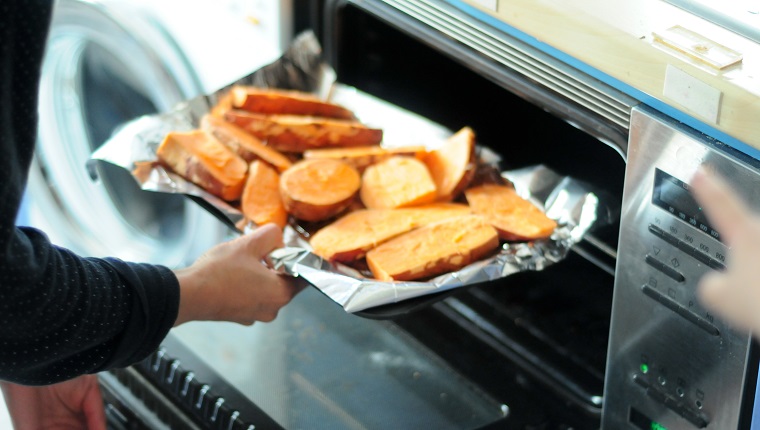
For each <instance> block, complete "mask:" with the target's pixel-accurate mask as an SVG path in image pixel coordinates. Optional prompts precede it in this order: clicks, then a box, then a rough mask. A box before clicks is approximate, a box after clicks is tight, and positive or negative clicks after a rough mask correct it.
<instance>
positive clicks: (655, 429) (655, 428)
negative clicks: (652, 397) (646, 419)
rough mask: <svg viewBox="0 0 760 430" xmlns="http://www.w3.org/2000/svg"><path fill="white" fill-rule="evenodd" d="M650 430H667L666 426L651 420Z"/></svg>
mask: <svg viewBox="0 0 760 430" xmlns="http://www.w3.org/2000/svg"><path fill="white" fill-rule="evenodd" d="M651 430H668V428H667V427H665V426H664V425H662V424H660V423H656V422H654V421H652V427H651Z"/></svg>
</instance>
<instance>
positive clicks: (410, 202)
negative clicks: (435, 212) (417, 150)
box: [360, 156, 437, 209]
mask: <svg viewBox="0 0 760 430" xmlns="http://www.w3.org/2000/svg"><path fill="white" fill-rule="evenodd" d="M360 196H361V199H362V202H363V203H364V206H366V207H368V208H370V209H390V208H403V207H409V206H418V205H423V204H426V203H432V202H433V201H435V199H436V196H437V194H436V188H435V183H433V178H432V177H431V176H430V172H429V171H428V169H427V167H426V166H425V164H424V163H423V162H421V161H420V160H418V159H416V158H413V157H402V156H394V157H391V158H388V159H387V160H384V161H381V162H379V163H377V164H373V165H371V166H369V167H367V169H366V170H365V171H364V174H362V186H361V191H360Z"/></svg>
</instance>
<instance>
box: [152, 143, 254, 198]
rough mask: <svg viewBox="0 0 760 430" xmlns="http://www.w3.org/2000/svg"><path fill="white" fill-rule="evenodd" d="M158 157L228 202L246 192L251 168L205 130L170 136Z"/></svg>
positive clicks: (159, 150) (185, 176) (177, 171)
mask: <svg viewBox="0 0 760 430" xmlns="http://www.w3.org/2000/svg"><path fill="white" fill-rule="evenodd" d="M156 153H157V155H158V158H159V160H161V162H163V163H164V164H165V165H166V166H168V167H169V168H170V169H172V170H174V171H175V172H176V173H178V174H179V175H180V176H182V177H184V178H185V179H187V180H189V181H191V182H194V183H195V184H198V185H200V186H201V187H202V188H204V189H205V190H206V191H208V192H209V193H211V194H214V195H216V196H219V197H221V198H222V199H224V200H228V201H233V200H237V199H239V198H240V194H241V193H242V192H243V185H244V184H245V177H246V173H247V171H248V164H247V163H246V162H245V161H243V159H242V158H240V157H239V156H238V155H237V154H235V153H234V152H232V150H231V149H229V148H227V147H226V146H224V145H223V144H222V143H221V142H219V141H218V140H217V139H216V138H214V136H212V135H211V134H209V133H207V132H205V131H203V130H194V131H190V132H172V133H169V134H167V135H166V137H165V138H164V140H163V141H162V142H161V145H159V147H158V150H157V151H156Z"/></svg>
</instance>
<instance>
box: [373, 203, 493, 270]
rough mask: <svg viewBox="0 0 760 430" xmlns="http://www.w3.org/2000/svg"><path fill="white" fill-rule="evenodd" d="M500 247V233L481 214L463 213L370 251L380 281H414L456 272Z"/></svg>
mask: <svg viewBox="0 0 760 430" xmlns="http://www.w3.org/2000/svg"><path fill="white" fill-rule="evenodd" d="M498 247H499V235H498V233H497V232H496V229H494V228H493V227H492V226H491V225H489V224H488V223H487V222H486V221H485V220H484V219H483V217H481V216H478V215H464V216H460V217H455V218H448V219H446V220H443V221H439V222H437V223H433V224H428V225H426V226H424V227H420V228H418V229H416V230H412V231H410V232H408V233H405V234H402V235H400V236H397V237H395V238H393V239H391V240H389V241H387V242H385V243H383V244H381V245H379V246H377V247H376V248H374V249H372V250H371V251H369V252H367V265H368V266H369V268H370V270H371V271H372V275H373V276H374V277H375V278H376V279H379V280H381V281H413V280H419V279H424V278H429V277H431V276H435V275H440V274H441V273H446V272H453V271H456V270H459V269H461V268H462V267H464V266H466V265H468V264H470V263H471V262H473V261H476V260H479V259H481V258H483V257H484V256H486V255H488V254H489V253H491V252H493V251H494V250H495V249H496V248H498Z"/></svg>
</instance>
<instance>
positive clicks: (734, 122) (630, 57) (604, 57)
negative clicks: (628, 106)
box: [465, 0, 760, 149]
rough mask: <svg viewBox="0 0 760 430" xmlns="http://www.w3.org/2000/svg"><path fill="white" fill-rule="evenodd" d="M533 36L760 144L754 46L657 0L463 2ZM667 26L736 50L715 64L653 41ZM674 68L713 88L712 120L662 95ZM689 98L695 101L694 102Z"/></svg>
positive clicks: (759, 49)
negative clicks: (735, 56)
mask: <svg viewBox="0 0 760 430" xmlns="http://www.w3.org/2000/svg"><path fill="white" fill-rule="evenodd" d="M465 1H466V2H467V3H470V4H471V5H473V6H476V7H479V8H480V9H481V10H483V11H485V12H487V13H489V14H491V15H493V16H495V17H497V18H498V19H499V20H501V21H504V22H506V23H507V24H509V25H510V26H512V27H514V28H515V29H517V30H520V31H522V32H524V33H525V34H527V35H529V36H532V37H534V38H536V39H537V40H538V41H539V42H541V43H545V44H547V45H549V46H551V47H553V48H556V49H558V50H560V51H562V52H563V53H565V54H567V55H569V56H570V57H573V58H575V59H576V60H578V61H581V62H582V63H585V64H587V65H588V66H591V67H593V68H595V69H598V70H599V71H601V72H603V73H605V74H607V75H609V76H611V77H612V78H614V79H617V80H619V81H621V82H623V83H624V84H627V85H630V86H631V87H633V88H635V89H637V90H639V91H641V92H643V93H645V94H646V95H648V96H651V97H654V98H656V99H658V100H660V101H662V102H664V103H666V104H667V105H669V106H672V107H673V108H675V109H678V110H680V111H682V112H684V113H686V114H688V115H691V116H693V117H695V118H697V119H699V120H700V121H702V122H704V123H705V124H708V125H710V126H711V127H713V128H715V129H718V130H720V131H722V132H724V133H726V134H728V135H730V136H732V137H734V138H736V139H738V140H739V141H741V142H743V143H746V144H747V145H749V146H751V147H754V148H756V149H760V46H759V45H758V44H757V43H754V42H752V41H749V40H747V39H744V38H743V37H740V36H738V35H736V34H734V33H732V32H730V31H728V30H726V29H723V28H721V27H718V26H715V25H713V24H711V23H709V22H706V21H703V20H701V19H699V18H697V17H695V16H692V15H691V14H688V13H686V12H684V11H682V10H681V9H678V8H675V7H674V6H671V5H669V4H666V3H664V2H662V1H660V0H635V1H631V0H556V1H555V0H499V1H498V4H497V10H496V11H495V12H494V11H492V10H489V9H488V8H483V7H482V6H480V5H479V4H478V1H477V0H465ZM674 25H681V26H683V27H685V28H688V29H689V30H692V31H695V32H697V33H699V34H700V35H702V36H704V37H706V38H708V39H710V40H712V41H715V42H717V43H720V44H721V45H724V46H726V47H729V48H731V49H733V50H736V51H739V52H741V53H742V55H743V57H744V58H743V61H742V63H741V64H739V65H736V66H732V67H729V68H726V69H723V70H717V69H715V68H712V67H710V66H708V65H707V64H706V63H702V62H700V61H697V60H694V59H691V58H689V57H687V56H685V55H683V54H681V53H679V52H677V51H674V50H669V49H664V48H663V47H661V46H658V44H656V43H655V42H654V39H653V36H652V33H653V32H660V31H663V30H665V29H667V28H670V27H672V26H674ZM668 65H670V66H671V67H677V68H678V69H680V70H681V71H683V72H685V73H687V74H688V75H690V76H691V77H693V78H695V79H696V80H697V81H698V82H700V83H702V84H704V85H707V86H709V87H712V88H715V89H717V90H719V91H720V92H721V100H720V108H719V111H718V117H717V118H718V120H717V123H716V122H714V121H712V120H710V119H709V118H705V117H704V116H703V115H701V114H700V109H699V108H694V107H695V106H692V107H690V106H684V105H683V104H681V103H679V102H676V101H674V100H673V99H670V98H668V97H666V96H665V95H664V90H665V86H666V80H665V76H666V69H667V67H668ZM695 103H699V102H698V101H696V102H695Z"/></svg>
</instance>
